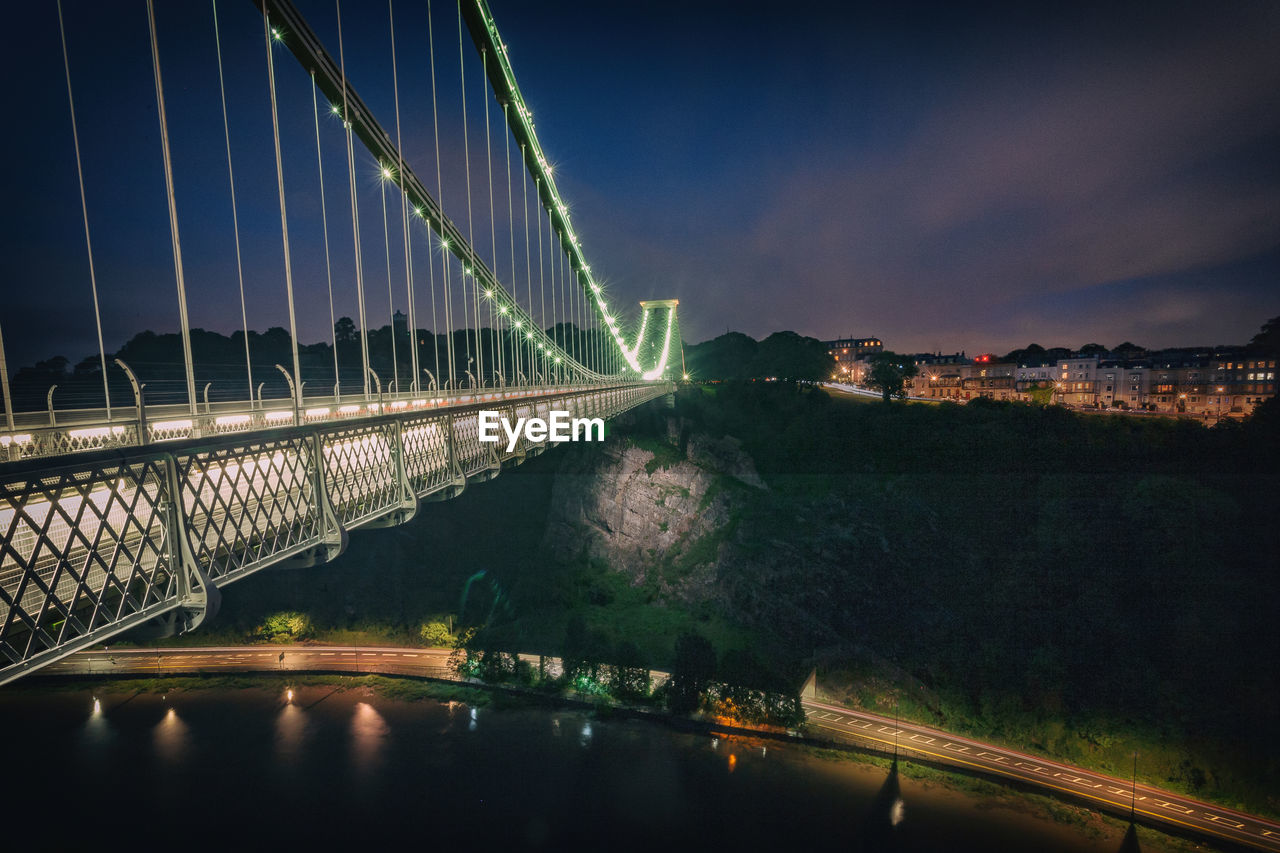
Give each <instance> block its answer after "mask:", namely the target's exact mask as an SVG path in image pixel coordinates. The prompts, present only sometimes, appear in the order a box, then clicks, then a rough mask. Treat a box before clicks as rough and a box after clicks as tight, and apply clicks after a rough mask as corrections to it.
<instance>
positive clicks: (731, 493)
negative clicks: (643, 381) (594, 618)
mask: <svg viewBox="0 0 1280 853" xmlns="http://www.w3.org/2000/svg"><path fill="white" fill-rule="evenodd" d="M666 426H667V429H666V436H665V439H655V438H652V437H649V436H645V437H643V438H638V437H634V436H628V435H617V434H615V435H613V436H611V437H610V438H609V440H608V441H606V442H605V444H604V446H603V447H600V446H594V447H591V446H583V447H577V448H573V450H572V451H571V452H570V454H569V455H568V457H567V458H566V459H565V460H564V462H563V464H562V466H561V468H560V471H559V472H558V474H557V476H556V482H555V486H554V487H553V491H552V497H551V508H550V513H549V517H548V523H547V533H546V545H547V547H548V548H549V549H550V551H551V553H552V554H553V555H554V556H555V557H556V558H558V559H561V560H572V559H580V558H584V557H585V558H588V559H593V560H599V561H602V562H604V563H607V564H608V565H609V566H610V567H611V568H612V569H614V570H616V571H621V572H624V573H626V574H627V575H629V576H630V578H631V582H632V583H633V584H636V585H638V584H644V583H648V584H653V585H654V586H655V587H656V588H657V590H658V591H659V592H660V593H662V594H663V595H668V594H675V595H678V596H680V597H682V598H691V599H701V598H706V597H713V596H714V590H713V588H712V587H713V583H714V580H715V567H716V564H717V563H718V561H719V559H720V557H721V555H722V550H723V548H724V546H725V545H726V544H727V543H728V541H729V540H730V538H731V537H732V535H733V532H734V529H735V526H736V519H737V516H738V514H739V513H738V509H739V507H740V505H741V503H742V496H743V493H744V492H746V491H754V490H763V489H764V488H765V486H764V483H763V481H761V479H760V476H759V474H758V473H757V472H756V469H755V466H754V464H753V463H752V461H751V458H750V457H749V456H747V455H746V454H745V453H743V451H742V449H741V446H740V444H739V442H738V441H737V440H736V439H733V438H731V437H723V438H718V439H716V438H711V437H709V436H705V435H696V434H695V435H688V434H687V432H686V431H685V430H684V429H683V426H682V424H681V422H680V421H679V420H678V419H677V418H675V417H670V418H669V419H668V421H667V425H666Z"/></svg>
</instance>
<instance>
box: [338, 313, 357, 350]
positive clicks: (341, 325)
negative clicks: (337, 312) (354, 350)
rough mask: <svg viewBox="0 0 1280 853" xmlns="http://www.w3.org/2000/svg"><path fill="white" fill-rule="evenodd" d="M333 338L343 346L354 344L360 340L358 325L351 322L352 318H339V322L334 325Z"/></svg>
mask: <svg viewBox="0 0 1280 853" xmlns="http://www.w3.org/2000/svg"><path fill="white" fill-rule="evenodd" d="M333 336H334V338H335V339H336V340H337V341H338V343H339V344H340V345H341V344H354V343H355V342H356V341H358V340H359V338H358V337H357V336H356V324H355V323H353V322H352V321H351V318H350V317H339V318H338V322H336V323H334V324H333Z"/></svg>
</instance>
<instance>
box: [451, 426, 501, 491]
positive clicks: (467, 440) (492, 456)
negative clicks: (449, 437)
mask: <svg viewBox="0 0 1280 853" xmlns="http://www.w3.org/2000/svg"><path fill="white" fill-rule="evenodd" d="M453 441H454V447H455V448H456V449H455V451H454V452H455V455H456V456H457V459H458V465H459V467H461V468H462V473H463V475H464V476H466V477H468V478H470V477H475V476H476V475H478V474H480V473H482V472H487V471H495V470H496V469H497V467H498V457H497V454H496V453H495V450H494V448H495V445H492V444H487V443H485V442H482V441H480V424H479V413H478V412H467V413H465V414H460V415H458V416H457V417H455V418H454V419H453Z"/></svg>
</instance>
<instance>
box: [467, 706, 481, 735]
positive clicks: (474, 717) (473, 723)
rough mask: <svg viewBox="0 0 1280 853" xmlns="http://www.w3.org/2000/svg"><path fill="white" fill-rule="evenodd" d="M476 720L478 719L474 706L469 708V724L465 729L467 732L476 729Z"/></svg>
mask: <svg viewBox="0 0 1280 853" xmlns="http://www.w3.org/2000/svg"><path fill="white" fill-rule="evenodd" d="M478 720H479V715H477V714H476V709H475V708H472V709H471V724H470V725H469V726H467V731H469V732H474V731H475V730H476V725H477V724H478Z"/></svg>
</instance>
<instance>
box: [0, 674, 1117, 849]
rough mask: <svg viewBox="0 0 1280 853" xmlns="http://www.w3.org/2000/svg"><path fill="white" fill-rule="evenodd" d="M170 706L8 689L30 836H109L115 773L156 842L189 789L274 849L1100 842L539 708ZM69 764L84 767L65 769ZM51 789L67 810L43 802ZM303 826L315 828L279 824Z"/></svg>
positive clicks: (729, 744)
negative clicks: (141, 797)
mask: <svg viewBox="0 0 1280 853" xmlns="http://www.w3.org/2000/svg"><path fill="white" fill-rule="evenodd" d="M171 697H172V699H173V700H176V705H177V707H174V705H175V702H174V701H165V700H162V699H161V697H159V696H157V695H154V694H151V695H148V694H140V695H138V696H137V697H129V698H128V699H123V700H122V699H120V698H110V697H108V698H106V699H104V701H103V702H102V703H101V705H100V713H94V712H93V711H92V708H93V698H94V697H93V695H92V694H90V693H89V692H87V691H86V692H81V693H74V694H66V693H64V694H51V695H43V696H41V695H29V694H15V693H9V694H5V693H2V692H0V720H4V721H5V722H6V724H9V725H11V726H12V727H13V729H14V730H15V731H21V732H23V733H24V737H21V738H17V739H16V742H15V743H14V744H13V745H12V755H11V760H12V763H13V766H15V767H23V768H27V772H29V774H30V776H31V778H30V782H31V784H30V785H29V786H27V789H26V791H25V792H20V793H19V794H18V795H17V796H15V797H13V798H12V799H11V800H9V801H7V802H6V808H7V809H8V808H10V807H11V808H12V809H13V810H14V811H13V813H15V814H21V815H23V818H24V820H23V821H22V826H23V827H31V828H32V829H31V830H30V831H31V832H37V831H39V832H42V833H43V832H47V828H48V827H50V826H56V825H57V823H58V821H59V820H63V819H65V817H64V815H62V813H61V811H60V810H61V809H62V808H63V807H64V806H65V803H66V802H68V801H73V802H75V803H76V804H77V809H78V810H79V811H80V812H82V813H83V815H82V816H83V819H84V820H86V821H88V822H89V823H95V822H96V823H107V822H109V821H111V820H112V819H118V813H117V811H116V809H117V808H118V804H117V803H116V802H114V801H113V800H111V798H109V797H103V796H102V792H103V779H104V778H109V779H110V780H111V781H110V786H111V787H112V788H119V789H121V790H136V791H148V792H149V798H150V799H149V800H148V806H149V808H148V820H149V821H151V822H154V824H155V826H154V830H155V831H156V833H157V835H158V836H165V835H166V834H173V833H175V832H178V831H181V829H182V828H184V827H186V823H185V821H186V820H187V819H188V814H187V812H186V811H185V810H184V806H185V805H187V801H186V799H185V798H186V797H187V796H188V794H189V792H190V791H191V790H193V789H197V788H200V787H202V786H203V787H205V788H208V789H210V790H226V791H234V790H246V791H248V790H252V791H253V795H252V796H248V795H246V796H244V797H235V798H231V799H228V800H222V801H220V802H219V803H218V819H219V821H222V822H224V823H225V824H226V825H227V826H254V827H258V828H260V831H261V832H262V836H261V838H258V839H256V840H258V841H260V842H261V846H272V845H280V846H281V849H288V848H289V847H290V846H291V845H293V844H306V843H308V842H314V841H321V842H324V847H325V849H328V848H331V847H336V846H342V847H346V846H350V847H351V849H365V846H367V844H368V841H369V833H370V832H371V831H373V830H372V829H371V827H376V829H377V831H378V832H381V833H385V834H387V835H389V836H398V835H405V836H412V837H416V838H418V839H419V840H421V833H422V827H423V826H424V825H429V826H430V827H431V831H432V832H433V833H436V834H438V835H439V837H440V838H441V839H442V840H443V841H447V842H454V841H458V842H462V845H461V846H466V847H467V848H468V849H490V848H494V847H498V848H502V847H505V848H507V849H512V850H515V849H525V848H528V847H531V846H532V847H539V846H540V847H541V849H544V850H545V849H571V848H573V847H575V846H576V847H577V848H578V849H598V848H599V847H600V846H601V844H602V841H601V839H604V838H608V837H614V836H616V833H617V832H618V830H620V829H622V830H624V831H625V837H626V838H627V839H628V840H631V841H634V842H635V843H636V844H637V845H638V844H646V845H649V844H653V845H656V846H663V845H664V844H665V845H667V846H670V839H672V838H681V839H687V840H688V842H689V846H692V845H700V846H711V847H718V848H720V849H723V848H726V847H727V848H734V847H741V848H744V849H762V848H767V849H792V847H793V845H794V844H795V840H796V839H797V838H800V837H805V836H806V834H807V835H809V836H812V837H818V838H828V839H830V840H831V842H832V843H831V844H830V845H829V846H832V847H833V848H842V849H850V848H852V849H858V848H859V847H860V846H865V843H862V842H865V840H866V837H867V836H866V835H865V830H864V827H865V826H868V825H871V824H872V823H874V824H875V825H877V826H879V825H884V826H885V827H886V828H890V827H891V831H892V832H893V834H894V839H895V844H896V845H897V847H898V850H899V851H902V853H908V851H910V853H923V851H934V850H947V851H949V853H957V851H967V850H983V851H989V850H997V849H1003V850H1015V851H1016V850H1029V851H1030V850H1034V851H1037V853H1080V851H1085V850H1099V849H1101V850H1106V849H1108V845H1107V844H1106V842H1103V843H1102V845H1101V846H1099V844H1098V842H1097V841H1094V842H1093V843H1090V842H1089V840H1086V839H1083V838H1076V839H1072V838H1070V837H1067V836H1069V834H1070V831H1069V830H1065V829H1061V828H1058V827H1054V826H1052V825H1051V826H1049V829H1048V830H1045V829H1044V828H1043V825H1041V824H1037V822H1036V821H1034V820H1032V819H1030V818H1028V817H1023V816H1019V815H1017V814H1014V813H1013V812H1011V811H1010V810H1008V809H995V810H992V809H979V808H975V803H976V802H977V801H974V800H963V801H960V800H955V798H950V799H949V798H948V797H947V796H945V795H940V794H938V793H937V792H936V791H934V792H931V791H929V790H923V789H920V788H918V787H917V788H912V789H911V790H910V793H909V796H907V798H908V799H911V801H912V815H911V817H912V819H911V820H910V821H906V820H903V812H904V809H903V807H902V804H901V798H900V797H895V798H894V799H897V800H898V802H894V801H893V799H890V800H888V801H886V802H884V803H883V806H882V808H883V811H874V810H875V809H876V808H877V806H876V803H877V802H878V801H879V800H878V797H877V793H876V792H877V791H878V790H881V789H882V787H883V786H884V784H885V777H884V771H883V769H882V768H874V767H866V766H861V765H853V764H847V763H844V762H833V761H829V760H825V759H821V758H817V757H814V756H811V755H808V754H807V753H805V752H803V751H801V750H797V749H794V748H792V747H790V746H789V745H786V744H781V743H779V744H777V745H775V744H774V743H770V744H769V745H768V747H767V748H766V746H765V744H764V743H762V742H760V741H754V740H751V739H736V738H707V737H706V736H705V735H702V734H697V735H690V734H685V733H679V732H674V731H670V730H668V729H666V728H664V727H662V726H655V725H650V724H647V723H641V722H638V721H632V720H612V719H598V718H594V717H591V716H589V715H587V714H584V713H581V712H576V711H563V710H558V711H552V712H548V711H545V710H541V709H495V710H489V709H486V711H485V725H484V729H483V731H480V730H479V729H478V727H476V728H473V724H476V723H477V722H478V718H479V715H478V714H473V710H474V709H472V708H471V707H469V706H467V705H464V704H462V703H455V704H454V705H452V706H448V705H445V704H438V705H437V704H434V703H430V702H401V701H397V700H392V699H388V698H386V697H381V696H377V695H374V694H372V693H369V692H365V691H355V690H351V691H342V690H339V691H332V690H329V689H327V688H326V689H324V690H320V689H315V688H307V687H304V688H299V689H296V690H295V699H294V702H292V703H290V702H287V701H286V699H285V691H284V688H283V687H281V688H277V689H275V690H271V691H266V690H263V691H257V690H243V691H228V692H226V693H221V692H218V691H213V690H207V691H190V692H182V693H174V694H171ZM548 720H550V723H551V724H550V725H547V721H548ZM464 722H465V723H466V725H465V726H464V725H463V724H464ZM721 741H723V742H721ZM80 761H83V764H79V762H80ZM76 766H79V767H80V769H81V770H82V771H85V772H79V773H70V774H69V773H67V772H65V768H67V767H76ZM54 785H57V786H58V790H59V797H58V798H55V799H50V798H48V797H44V796H41V795H40V794H39V792H41V791H47V790H50V789H51V786H54ZM904 785H906V786H910V785H911V782H910V780H909V779H908V780H906V781H904ZM895 793H896V792H895ZM301 814H306V815H308V818H307V819H306V820H304V821H301V822H300V821H298V820H290V819H287V818H288V816H296V815H301ZM282 815H283V816H285V818H286V819H282ZM353 816H354V817H353ZM873 819H874V820H873ZM894 823H896V826H893V824H894ZM23 831H26V830H20V831H17V832H16V833H15V834H13V835H12V836H6V838H5V842H6V843H5V844H4V845H3V846H4V848H5V849H10V848H12V849H14V850H18V849H27V847H30V848H31V849H44V847H47V843H48V838H47V837H41V838H38V839H36V843H34V844H25V845H24V844H23V835H22V832H23ZM450 833H452V834H450ZM611 833H613V834H614V836H611ZM10 842H12V843H10ZM347 842H350V844H347ZM197 846H199V845H197ZM624 846H626V845H624ZM1115 846H1116V847H1118V846H1119V845H1118V841H1117V844H1116V845H1115ZM1111 849H1115V848H1114V847H1113V848H1111Z"/></svg>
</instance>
